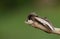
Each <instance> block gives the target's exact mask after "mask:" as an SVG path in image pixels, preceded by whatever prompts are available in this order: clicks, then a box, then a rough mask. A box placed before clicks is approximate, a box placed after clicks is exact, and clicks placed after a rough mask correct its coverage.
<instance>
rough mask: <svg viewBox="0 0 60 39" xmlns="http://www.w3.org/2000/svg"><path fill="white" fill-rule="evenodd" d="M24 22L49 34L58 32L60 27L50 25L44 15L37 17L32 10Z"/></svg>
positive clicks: (59, 32)
mask: <svg viewBox="0 0 60 39" xmlns="http://www.w3.org/2000/svg"><path fill="white" fill-rule="evenodd" d="M25 23H26V24H28V25H31V26H32V27H34V28H36V29H40V30H42V31H44V32H46V33H50V34H60V28H56V27H54V26H53V25H52V23H51V22H50V21H49V20H48V19H47V18H46V17H45V18H42V17H39V16H38V15H37V14H36V13H34V12H32V13H30V14H29V15H28V16H27V18H26V20H25Z"/></svg>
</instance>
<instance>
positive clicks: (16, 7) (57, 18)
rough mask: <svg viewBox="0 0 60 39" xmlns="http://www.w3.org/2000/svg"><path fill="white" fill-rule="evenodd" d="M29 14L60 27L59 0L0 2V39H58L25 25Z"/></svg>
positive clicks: (59, 38)
mask: <svg viewBox="0 0 60 39" xmlns="http://www.w3.org/2000/svg"><path fill="white" fill-rule="evenodd" d="M31 12H36V13H37V14H38V15H39V16H41V17H47V18H48V19H49V20H50V21H51V22H52V23H53V25H54V26H55V27H60V0H0V39H60V35H55V34H48V33H45V32H43V31H41V30H38V29H35V28H33V27H31V26H30V25H27V24H25V23H24V21H25V20H26V17H27V15H28V14H29V13H31Z"/></svg>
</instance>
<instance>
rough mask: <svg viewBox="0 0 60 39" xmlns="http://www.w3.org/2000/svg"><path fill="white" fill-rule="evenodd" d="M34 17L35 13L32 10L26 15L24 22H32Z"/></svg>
mask: <svg viewBox="0 0 60 39" xmlns="http://www.w3.org/2000/svg"><path fill="white" fill-rule="evenodd" d="M34 17H38V16H37V14H36V13H34V12H32V13H30V14H29V15H28V16H27V19H26V21H25V23H26V24H32V23H33V22H34Z"/></svg>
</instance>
